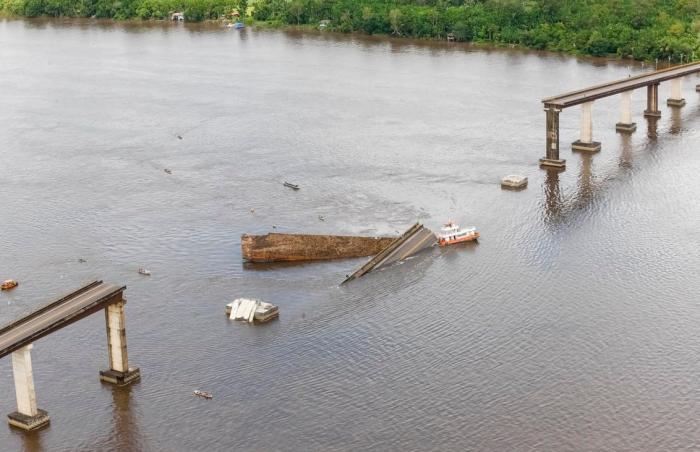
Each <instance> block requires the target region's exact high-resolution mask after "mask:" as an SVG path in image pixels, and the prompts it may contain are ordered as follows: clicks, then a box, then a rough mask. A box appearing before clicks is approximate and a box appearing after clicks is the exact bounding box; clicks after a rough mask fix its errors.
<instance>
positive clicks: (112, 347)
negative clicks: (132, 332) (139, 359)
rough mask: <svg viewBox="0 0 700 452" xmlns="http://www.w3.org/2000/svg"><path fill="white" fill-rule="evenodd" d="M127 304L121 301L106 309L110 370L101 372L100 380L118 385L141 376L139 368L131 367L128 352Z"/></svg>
mask: <svg viewBox="0 0 700 452" xmlns="http://www.w3.org/2000/svg"><path fill="white" fill-rule="evenodd" d="M125 303H126V300H121V301H119V302H117V303H113V304H110V305H107V307H105V323H106V324H107V349H108V351H109V369H108V370H103V371H100V379H101V380H102V381H106V382H108V383H114V384H117V385H124V384H127V383H129V382H131V381H133V380H135V379H137V378H139V376H140V374H139V369H138V368H130V367H129V357H128V354H127V350H126V326H125V323H126V322H125V319H126V318H125V315H124V304H125Z"/></svg>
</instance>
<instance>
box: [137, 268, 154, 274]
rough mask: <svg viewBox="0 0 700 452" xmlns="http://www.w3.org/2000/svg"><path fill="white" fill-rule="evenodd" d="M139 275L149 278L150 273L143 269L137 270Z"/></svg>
mask: <svg viewBox="0 0 700 452" xmlns="http://www.w3.org/2000/svg"><path fill="white" fill-rule="evenodd" d="M139 275H144V276H151V271H150V270H147V269H145V268H139Z"/></svg>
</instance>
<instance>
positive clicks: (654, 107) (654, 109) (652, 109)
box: [644, 83, 661, 118]
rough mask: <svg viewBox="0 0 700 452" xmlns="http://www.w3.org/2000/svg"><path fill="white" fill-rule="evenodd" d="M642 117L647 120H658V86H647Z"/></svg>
mask: <svg viewBox="0 0 700 452" xmlns="http://www.w3.org/2000/svg"><path fill="white" fill-rule="evenodd" d="M644 116H645V117H647V118H649V117H652V118H660V117H661V111H660V110H659V84H658V83H655V84H652V85H648V86H647V109H646V110H644Z"/></svg>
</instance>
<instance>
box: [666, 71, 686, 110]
mask: <svg viewBox="0 0 700 452" xmlns="http://www.w3.org/2000/svg"><path fill="white" fill-rule="evenodd" d="M682 80H683V79H682V78H681V77H676V78H674V79H671V97H669V98H668V100H667V101H666V105H668V106H669V107H682V106H683V105H685V99H683V90H682V85H681V83H682Z"/></svg>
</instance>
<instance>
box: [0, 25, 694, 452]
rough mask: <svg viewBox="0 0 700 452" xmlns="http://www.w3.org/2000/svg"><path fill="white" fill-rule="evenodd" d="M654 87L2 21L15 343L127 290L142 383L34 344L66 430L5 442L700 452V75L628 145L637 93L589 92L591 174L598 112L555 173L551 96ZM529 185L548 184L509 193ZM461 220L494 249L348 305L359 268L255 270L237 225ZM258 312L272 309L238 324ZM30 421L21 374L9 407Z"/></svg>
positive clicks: (6, 302) (528, 66)
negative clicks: (32, 321)
mask: <svg viewBox="0 0 700 452" xmlns="http://www.w3.org/2000/svg"><path fill="white" fill-rule="evenodd" d="M647 69H648V68H642V67H641V66H638V65H635V66H632V67H631V66H630V63H627V62H619V61H606V60H586V59H577V58H573V57H566V56H559V55H551V54H543V53H536V52H523V51H516V50H489V49H478V48H474V47H470V46H466V45H448V44H446V43H426V42H413V41H408V40H405V41H404V40H389V39H378V38H366V37H357V36H347V35H341V36H337V35H331V34H314V33H310V34H309V33H306V34H300V33H291V32H282V31H272V30H267V31H266V30H258V31H256V30H243V31H234V30H230V29H225V28H221V27H218V26H211V25H210V26H194V25H192V26H190V25H188V26H183V25H182V24H178V25H172V24H157V25H150V26H149V25H133V24H122V25H114V24H111V23H99V22H81V21H66V22H51V21H48V22H47V21H0V200H1V203H2V210H1V211H0V250H1V253H0V279H6V278H15V279H18V280H19V281H20V286H19V287H18V288H17V289H16V290H14V291H12V292H3V293H1V294H0V324H4V323H6V322H9V321H11V320H12V319H14V318H16V317H18V316H21V315H22V314H24V313H27V312H29V311H30V310H32V309H33V308H36V307H37V306H39V305H41V304H43V303H46V302H48V301H50V300H51V299H53V298H55V297H57V296H59V295H61V294H63V293H66V292H69V291H71V290H73V289H75V288H77V287H79V286H81V285H82V284H83V283H85V282H88V281H91V280H94V279H103V280H105V281H109V282H115V283H121V284H125V285H126V286H127V290H126V292H125V293H126V297H127V298H128V303H127V307H126V311H127V321H126V322H127V336H128V344H129V359H130V364H131V365H135V366H139V367H140V368H141V374H142V378H141V380H140V382H138V383H136V384H134V385H132V386H130V387H127V388H115V387H112V386H110V385H106V384H102V383H100V381H99V378H98V370H99V369H101V368H105V367H107V353H106V350H107V342H106V336H105V326H104V316H103V315H101V314H97V315H93V316H91V317H89V318H87V319H84V320H82V321H80V322H78V323H76V324H73V325H71V326H70V327H68V328H66V329H63V330H61V331H59V332H57V333H55V334H52V335H50V336H48V337H46V338H43V339H41V340H39V341H37V342H36V343H35V346H34V349H33V352H32V358H33V365H34V377H35V383H36V388H37V397H38V402H39V407H40V408H43V409H45V410H47V411H48V412H49V415H50V416H51V425H50V427H48V428H46V429H44V430H42V431H40V432H37V433H33V434H29V435H27V434H24V433H20V432H17V431H15V430H13V429H10V427H9V426H7V425H6V424H4V420H3V421H2V424H3V425H0V445H1V446H0V449H2V450H3V451H14V450H47V451H48V450H50V451H71V450H84V451H97V450H119V451H194V450H202V451H211V450H304V451H306V450H313V451H333V450H367V449H374V450H399V451H405V450H460V451H461V450H475V451H487V450H489V451H490V450H493V451H506V450H518V451H524V450H556V451H574V450H616V451H627V450H629V451H642V450H658V451H670V450H699V449H700V421H699V419H700V378H699V377H698V376H699V375H700V360H699V359H698V357H699V356H700V296H699V294H700V279H699V277H698V275H700V257H699V256H700V230H699V229H698V225H699V224H700V203H698V189H700V182H699V180H698V176H699V175H700V149H698V143H699V141H700V132H699V126H700V101H699V100H698V95H697V94H696V93H695V84H696V83H698V81H700V79H697V78H696V77H694V76H693V77H688V78H686V79H685V83H684V94H685V97H686V99H687V101H688V104H687V105H686V106H685V107H684V108H683V109H682V110H675V111H674V110H671V109H670V108H667V107H666V106H665V99H666V97H668V93H669V91H670V88H669V87H668V86H667V84H663V85H662V86H661V90H660V99H661V101H662V103H663V105H664V107H663V109H662V113H663V117H662V118H661V120H660V121H659V122H658V123H657V124H651V125H650V126H652V129H654V130H648V124H647V122H646V121H645V120H644V118H643V117H642V114H641V113H642V110H643V109H644V104H645V92H644V90H640V91H637V92H635V93H634V95H633V103H634V110H635V112H634V114H635V120H636V121H637V124H638V131H637V132H636V133H635V134H633V135H632V136H631V137H623V136H621V135H618V134H616V133H615V130H614V124H615V122H616V121H617V120H618V115H619V98H617V97H613V98H608V99H605V100H601V101H598V102H596V105H595V107H594V137H595V138H596V139H597V140H598V141H601V142H602V143H603V149H602V151H601V152H600V153H599V154H596V155H593V156H590V155H582V154H574V153H572V152H571V151H570V148H569V143H570V142H572V141H574V140H576V139H577V138H578V130H579V127H578V121H579V111H578V108H577V107H576V108H572V109H571V110H565V111H564V112H563V113H562V116H561V139H562V158H566V159H567V165H568V166H567V170H566V171H565V172H563V173H560V174H557V173H554V172H547V171H543V170H540V169H539V168H538V165H537V162H538V159H539V158H540V157H542V156H544V139H545V130H544V126H545V114H544V112H543V111H542V106H541V103H540V99H541V98H543V97H546V96H550V95H554V94H558V93H560V92H564V91H568V90H573V89H577V88H580V87H584V86H587V85H592V84H597V83H601V82H604V81H608V80H613V79H616V78H622V77H626V76H627V75H628V74H630V73H637V72H640V71H643V70H647ZM649 132H653V133H649ZM178 135H179V136H181V137H182V138H181V139H180V138H178ZM650 135H651V136H650ZM166 168H167V169H169V170H170V171H171V172H172V174H167V173H166V172H165V171H164V169H166ZM511 173H516V174H518V173H519V174H524V175H526V176H528V177H529V179H530V184H529V187H528V188H527V189H526V190H524V191H520V192H512V191H503V190H501V188H500V186H499V179H500V177H502V176H504V175H506V174H511ZM285 180H289V181H291V182H294V183H297V184H299V185H301V187H302V188H301V190H299V191H298V192H294V191H291V190H289V189H286V188H285V187H283V186H282V182H283V181H285ZM251 209H254V211H251ZM319 216H323V217H324V218H325V221H321V220H319ZM449 218H454V219H456V220H458V221H459V222H462V223H464V225H475V226H477V227H478V228H479V230H480V231H481V234H482V238H481V239H480V240H479V243H478V244H467V245H464V246H455V247H450V248H447V249H438V248H435V249H431V250H428V251H427V252H423V253H421V254H419V255H417V256H415V257H414V258H412V259H410V260H408V261H406V262H404V263H403V264H399V265H395V266H393V267H390V268H387V269H385V270H382V271H378V272H376V273H372V274H369V275H367V276H365V277H363V278H361V279H360V280H357V281H354V282H352V283H351V284H347V285H344V286H342V287H341V286H339V283H340V282H341V281H342V280H343V279H344V277H345V275H346V274H348V273H351V272H352V271H353V270H354V269H356V268H357V267H359V266H360V265H362V263H363V262H365V259H352V260H341V261H335V262H329V263H308V264H300V265H257V266H256V265H247V264H243V263H242V261H241V253H240V248H239V247H240V235H241V234H242V233H266V232H271V231H273V227H274V228H275V229H274V230H276V231H282V232H307V233H330V234H380V235H383V234H394V233H395V231H403V230H404V229H406V228H407V227H408V226H410V225H411V224H412V223H414V222H415V221H421V222H423V223H424V224H425V225H426V226H428V227H430V228H433V229H437V228H439V226H440V224H441V223H442V222H443V221H444V220H447V219H449ZM79 259H82V260H85V262H81V261H79ZM139 267H147V268H148V269H150V270H151V271H152V273H153V274H152V276H151V277H144V276H141V275H139V274H138V273H137V269H138V268H139ZM240 296H251V297H259V298H262V299H264V300H267V301H271V302H273V303H275V304H277V305H279V306H280V310H281V317H280V318H279V320H278V321H275V322H272V323H270V324H267V325H262V326H254V327H253V326H249V325H246V324H240V323H233V322H231V321H229V320H228V319H227V318H226V317H225V315H224V305H225V304H226V303H227V302H229V301H231V300H232V299H234V298H236V297H240ZM197 388H199V389H203V390H206V391H210V392H212V393H213V394H214V399H213V400H204V399H200V398H197V397H195V396H193V395H192V391H193V390H194V389H197ZM14 409H15V398H14V387H13V379H12V367H11V360H10V358H9V357H6V358H5V359H2V360H0V414H2V415H3V416H4V414H5V413H9V412H11V411H14ZM3 419H4V418H3Z"/></svg>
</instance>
